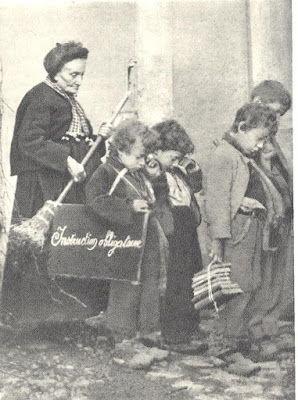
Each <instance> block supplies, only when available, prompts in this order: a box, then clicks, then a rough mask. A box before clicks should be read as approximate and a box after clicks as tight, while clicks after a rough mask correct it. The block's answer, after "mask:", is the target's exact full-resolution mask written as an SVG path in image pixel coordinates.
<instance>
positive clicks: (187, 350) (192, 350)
mask: <svg viewBox="0 0 298 400" xmlns="http://www.w3.org/2000/svg"><path fill="white" fill-rule="evenodd" d="M160 348H162V349H164V350H169V351H172V352H176V353H181V354H188V355H197V354H201V353H203V352H204V351H206V350H207V349H208V345H207V343H202V342H200V341H192V342H190V343H163V344H162V345H161V347H160Z"/></svg>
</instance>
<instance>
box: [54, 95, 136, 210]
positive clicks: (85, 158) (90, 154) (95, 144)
mask: <svg viewBox="0 0 298 400" xmlns="http://www.w3.org/2000/svg"><path fill="white" fill-rule="evenodd" d="M130 95H131V92H130V91H127V92H126V93H125V96H124V97H123V99H122V100H121V101H120V103H119V104H118V105H117V107H116V110H115V111H114V113H113V115H112V116H111V118H110V120H109V121H108V122H107V123H108V124H110V125H112V124H113V122H114V121H115V119H116V118H117V116H118V115H119V113H120V111H121V110H122V108H123V106H124V104H125V103H126V101H127V99H128V98H129V96H130ZM102 140H103V137H102V136H100V135H98V136H97V138H96V140H95V142H94V143H93V145H92V146H91V148H90V150H89V151H88V153H87V154H86V155H85V157H84V158H83V160H82V162H81V164H82V165H83V166H85V165H86V164H87V163H88V161H89V160H90V158H91V157H92V155H93V153H94V152H95V150H96V149H97V147H98V145H99V144H100V143H101V142H102ZM73 184H74V180H73V179H71V180H70V181H69V182H68V184H67V185H66V186H65V188H64V189H63V191H62V192H61V194H60V196H59V197H58V199H57V200H56V203H62V201H63V200H64V199H65V197H66V195H67V193H68V192H69V191H70V189H71V188H72V185H73Z"/></svg>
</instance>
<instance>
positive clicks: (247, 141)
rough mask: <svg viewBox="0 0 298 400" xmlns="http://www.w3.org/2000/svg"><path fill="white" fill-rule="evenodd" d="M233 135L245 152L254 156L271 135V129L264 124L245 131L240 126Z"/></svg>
mask: <svg viewBox="0 0 298 400" xmlns="http://www.w3.org/2000/svg"><path fill="white" fill-rule="evenodd" d="M233 136H234V138H235V139H236V141H237V143H238V144H239V146H240V147H241V148H242V150H243V152H244V153H245V154H246V155H248V156H252V155H254V154H256V153H257V152H259V151H260V150H261V149H262V148H263V146H264V143H265V141H266V140H267V138H268V137H269V129H268V128H265V127H263V126H262V127H257V128H252V129H249V130H248V131H243V130H242V129H241V127H240V126H239V131H238V132H237V133H234V135H233Z"/></svg>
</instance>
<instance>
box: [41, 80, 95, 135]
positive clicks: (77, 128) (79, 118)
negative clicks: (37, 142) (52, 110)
mask: <svg viewBox="0 0 298 400" xmlns="http://www.w3.org/2000/svg"><path fill="white" fill-rule="evenodd" d="M44 83H45V84H47V85H48V86H49V87H50V88H52V89H53V90H55V91H56V92H57V93H59V94H60V95H61V96H63V97H64V98H65V99H66V100H67V101H68V102H69V103H70V105H71V112H72V120H71V123H70V126H69V129H68V131H67V132H66V133H65V135H64V136H63V137H62V140H69V139H70V138H74V139H75V140H76V141H80V140H81V139H84V140H85V141H86V142H89V141H91V139H90V138H89V135H90V129H89V125H88V123H87V118H86V115H85V112H84V110H83V108H82V107H81V105H80V104H79V103H78V101H77V100H76V99H75V98H74V96H71V95H69V94H67V93H66V92H65V91H64V90H63V89H62V88H61V87H60V86H59V85H57V84H56V83H55V82H53V81H51V79H50V78H49V77H48V76H47V78H46V79H45V81H44Z"/></svg>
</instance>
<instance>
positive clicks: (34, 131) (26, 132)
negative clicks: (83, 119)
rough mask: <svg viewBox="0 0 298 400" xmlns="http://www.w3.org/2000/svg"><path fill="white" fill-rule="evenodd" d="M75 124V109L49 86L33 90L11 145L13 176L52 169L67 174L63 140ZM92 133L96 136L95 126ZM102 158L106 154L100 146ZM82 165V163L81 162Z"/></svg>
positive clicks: (67, 148) (20, 112)
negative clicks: (73, 117) (72, 122)
mask: <svg viewBox="0 0 298 400" xmlns="http://www.w3.org/2000/svg"><path fill="white" fill-rule="evenodd" d="M71 120H72V112H71V105H70V104H69V102H68V101H67V99H65V98H64V97H63V96H61V95H60V94H59V93H57V92H56V91H55V90H53V89H52V88H50V87H49V86H48V85H46V84H45V83H40V84H38V85H37V86H35V87H33V88H32V89H31V90H30V91H29V92H28V93H27V94H26V95H25V97H24V98H23V100H22V101H21V104H20V105H19V107H18V110H17V114H16V121H15V127H14V134H13V139H12V143H11V153H10V162H11V175H19V174H20V173H24V172H27V171H39V170H42V169H51V170H55V171H59V172H62V173H64V172H67V157H68V156H69V155H70V146H69V144H68V143H62V142H61V138H62V137H63V135H64V134H65V133H66V132H67V131H68V129H69V126H70V123H71ZM88 124H89V126H90V132H92V128H91V125H90V123H89V121H88ZM99 147H100V149H99V150H98V153H99V154H98V155H99V156H100V157H102V156H103V155H104V154H105V146H99ZM78 161H81V160H78Z"/></svg>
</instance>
